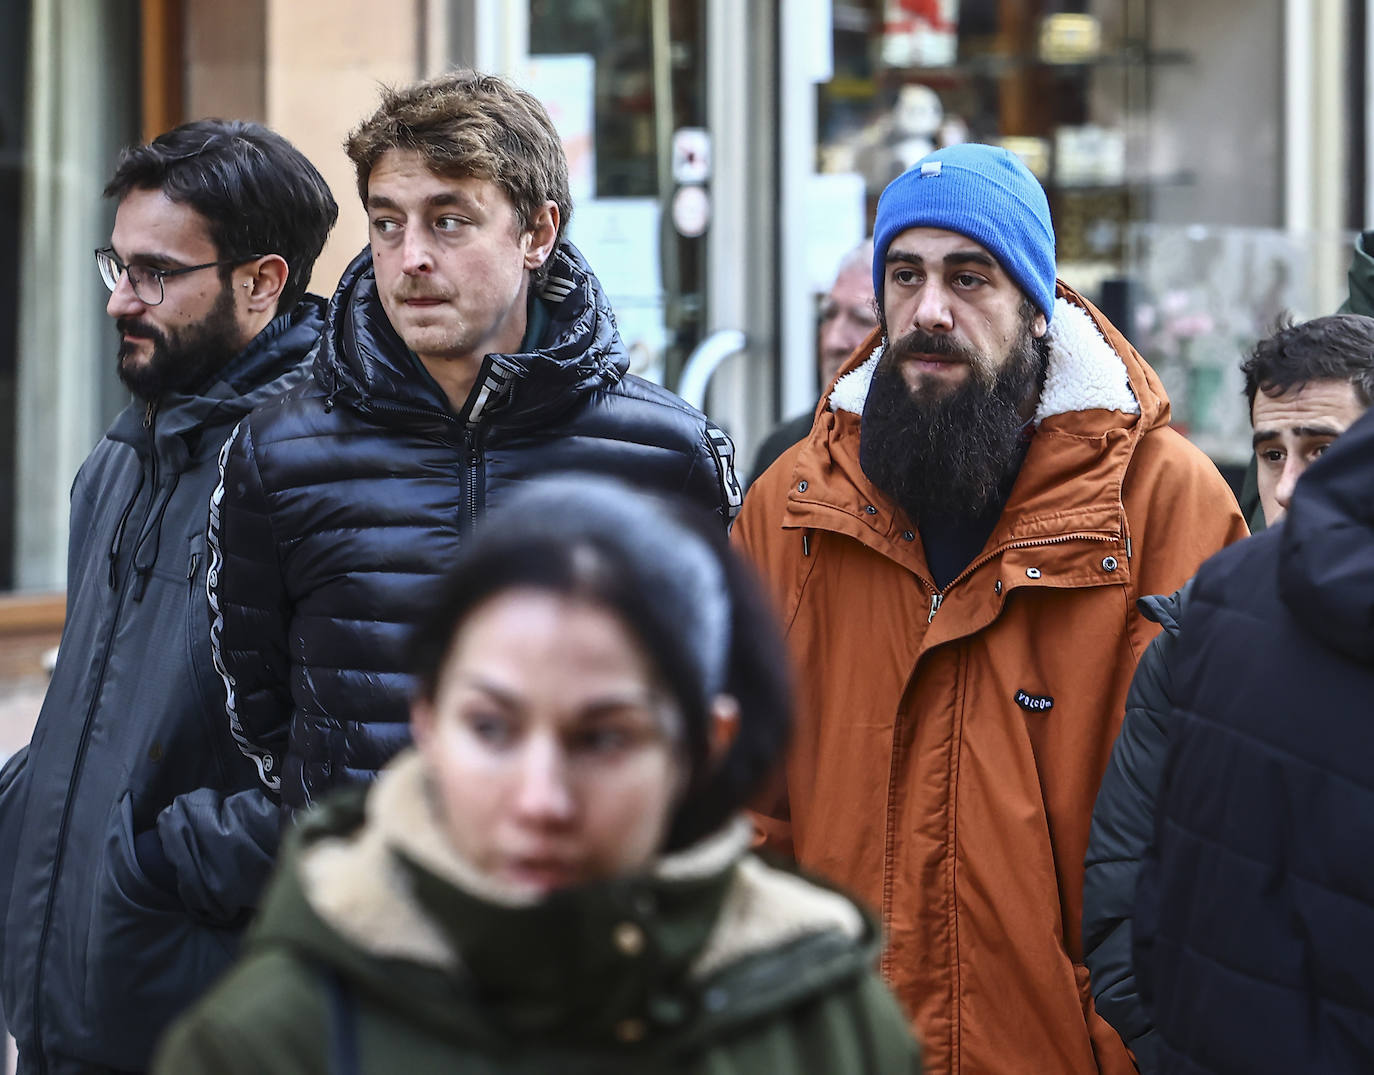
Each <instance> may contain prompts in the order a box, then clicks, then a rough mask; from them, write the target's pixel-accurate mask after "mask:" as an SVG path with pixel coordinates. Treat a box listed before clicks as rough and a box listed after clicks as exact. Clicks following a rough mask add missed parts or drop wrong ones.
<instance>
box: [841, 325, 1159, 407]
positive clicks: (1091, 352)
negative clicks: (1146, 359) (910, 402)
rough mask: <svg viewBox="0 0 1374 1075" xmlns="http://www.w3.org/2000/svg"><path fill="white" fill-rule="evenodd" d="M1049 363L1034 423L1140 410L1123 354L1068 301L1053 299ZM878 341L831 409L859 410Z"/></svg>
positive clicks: (878, 355) (879, 349)
mask: <svg viewBox="0 0 1374 1075" xmlns="http://www.w3.org/2000/svg"><path fill="white" fill-rule="evenodd" d="M1049 341H1050V362H1049V369H1048V370H1047V372H1046V374H1045V385H1044V388H1043V389H1042V390H1041V392H1040V403H1039V405H1038V406H1037V407H1036V409H1035V419H1034V421H1035V424H1036V425H1037V426H1038V425H1039V424H1040V423H1041V422H1043V421H1044V420H1045V419H1046V418H1050V417H1052V416H1054V415H1056V414H1070V413H1072V412H1074V411H1088V410H1107V411H1120V412H1122V413H1123V414H1139V413H1140V402H1139V401H1138V400H1137V399H1136V397H1135V393H1134V392H1132V391H1131V381H1130V375H1129V374H1128V373H1127V371H1126V364H1125V363H1124V362H1123V361H1122V360H1121V356H1120V355H1118V354H1117V353H1116V351H1115V350H1113V348H1112V345H1111V344H1109V343H1108V342H1107V341H1106V339H1105V338H1104V337H1103V336H1102V334H1101V333H1100V332H1099V331H1098V330H1097V326H1096V325H1094V324H1093V321H1092V318H1091V317H1089V316H1088V312H1087V311H1086V310H1084V309H1083V308H1082V307H1081V306H1078V305H1075V304H1074V303H1072V302H1069V301H1068V300H1067V299H1062V298H1060V299H1056V300H1055V304H1054V318H1053V319H1052V320H1051V321H1050V327H1049ZM882 355H883V347H882V345H881V344H880V345H879V346H878V347H877V348H876V349H875V350H874V351H873V353H872V354H871V355H870V356H869V357H868V359H867V360H866V361H865V362H864V363H863V365H861V366H858V367H856V368H855V369H852V370H850V371H849V372H848V373H846V374H845V375H844V376H843V377H841V378H840V379H839V380H838V381H837V382H835V387H834V388H833V389H832V390H831V392H830V409H831V410H833V411H852V412H853V413H854V414H862V413H863V409H864V401H865V400H866V399H867V398H868V387H869V385H870V384H871V383H872V381H873V372H874V370H876V369H877V368H878V360H879V359H880V358H882Z"/></svg>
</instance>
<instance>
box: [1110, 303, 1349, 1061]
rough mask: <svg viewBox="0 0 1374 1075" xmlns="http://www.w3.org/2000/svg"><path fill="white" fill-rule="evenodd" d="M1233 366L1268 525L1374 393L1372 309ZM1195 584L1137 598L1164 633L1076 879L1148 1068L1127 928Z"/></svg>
mask: <svg viewBox="0 0 1374 1075" xmlns="http://www.w3.org/2000/svg"><path fill="white" fill-rule="evenodd" d="M1241 368H1242V370H1243V371H1244V373H1245V386H1246V393H1247V395H1248V396H1249V400H1250V416H1251V421H1252V423H1253V425H1254V443H1255V452H1256V456H1257V457H1258V460H1259V472H1258V474H1259V482H1258V492H1259V501H1260V504H1261V505H1262V507H1263V509H1264V513H1265V518H1266V522H1267V523H1268V524H1269V525H1270V526H1275V525H1277V524H1278V523H1279V522H1280V520H1282V518H1283V517H1284V514H1285V513H1286V512H1287V510H1288V507H1289V504H1290V502H1291V499H1292V497H1293V494H1294V490H1295V488H1297V487H1299V486H1298V479H1299V478H1300V477H1301V476H1302V475H1303V473H1304V472H1305V471H1306V470H1307V468H1308V467H1309V466H1311V464H1312V463H1313V462H1315V461H1316V460H1317V459H1318V458H1319V457H1320V456H1321V455H1323V454H1324V453H1325V452H1326V450H1327V448H1328V446H1329V445H1330V444H1331V442H1332V441H1334V440H1335V439H1336V438H1337V437H1338V436H1340V435H1341V434H1343V433H1344V432H1345V430H1346V429H1347V428H1348V427H1349V426H1350V425H1351V424H1352V423H1354V422H1355V421H1356V420H1358V419H1359V417H1360V415H1362V414H1363V413H1364V412H1365V411H1366V410H1367V409H1368V407H1369V406H1370V403H1371V401H1374V318H1369V317H1362V316H1360V315H1358V314H1336V315H1333V316H1331V317H1320V318H1316V319H1315V320H1312V321H1307V322H1304V323H1303V324H1300V325H1295V326H1294V325H1290V326H1287V327H1285V328H1283V329H1281V330H1280V331H1279V332H1276V333H1275V334H1274V335H1272V336H1270V337H1269V338H1267V339H1265V340H1261V341H1260V343H1259V344H1258V345H1256V347H1255V349H1254V351H1253V352H1252V353H1251V355H1250V356H1249V357H1248V358H1247V359H1246V361H1245V362H1244V364H1243V365H1242V367H1241ZM1192 586H1193V584H1192V583H1191V582H1190V583H1189V584H1187V585H1186V586H1184V587H1183V589H1182V590H1180V591H1179V592H1178V593H1176V594H1174V595H1173V596H1172V597H1163V596H1154V597H1146V598H1143V599H1142V600H1141V602H1140V607H1141V610H1142V611H1143V612H1144V613H1145V615H1146V616H1147V617H1149V618H1150V619H1152V620H1154V621H1155V622H1156V623H1158V624H1160V625H1161V626H1162V627H1163V628H1164V630H1163V632H1162V633H1161V634H1160V635H1158V636H1157V637H1156V638H1155V639H1154V641H1153V642H1151V643H1150V645H1149V647H1148V648H1147V649H1146V651H1145V654H1144V656H1143V657H1142V658H1141V660H1140V664H1139V666H1138V668H1137V669H1136V674H1135V678H1134V679H1133V680H1132V682H1131V690H1130V694H1129V695H1128V697H1127V700H1126V714H1125V719H1124V720H1123V722H1122V726H1121V734H1120V736H1119V737H1118V739H1117V741H1116V744H1115V745H1114V747H1113V749H1112V756H1111V760H1110V762H1109V763H1108V766H1107V771H1106V773H1105V775H1104V776H1103V780H1102V788H1101V791H1100V792H1099V794H1098V799H1097V805H1096V807H1095V809H1094V811H1093V826H1092V832H1091V835H1090V838H1089V843H1088V853H1087V859H1086V867H1085V871H1084V880H1083V948H1084V958H1085V960H1086V962H1087V964H1088V967H1089V969H1090V971H1091V973H1092V985H1093V997H1094V1001H1095V1003H1096V1005H1097V1010H1098V1011H1099V1012H1101V1013H1102V1015H1103V1017H1104V1018H1106V1019H1107V1021H1108V1022H1110V1023H1111V1024H1112V1025H1113V1026H1114V1027H1116V1029H1117V1031H1118V1033H1120V1034H1121V1036H1122V1038H1123V1039H1125V1041H1126V1043H1127V1044H1128V1045H1130V1046H1131V1048H1132V1050H1133V1051H1134V1052H1135V1054H1136V1060H1137V1062H1138V1063H1139V1064H1140V1067H1141V1070H1142V1071H1147V1072H1148V1071H1153V1070H1155V1067H1154V1065H1155V1063H1156V1037H1155V1033H1154V1030H1153V1027H1152V1025H1151V1023H1150V1019H1149V1016H1148V1015H1147V1014H1146V1012H1145V1009H1144V1007H1143V1006H1142V1005H1141V1003H1140V998H1139V995H1138V987H1137V981H1136V974H1135V971H1134V968H1133V967H1132V965H1131V925H1132V918H1133V916H1134V913H1135V893H1136V879H1137V874H1138V871H1139V868H1140V860H1141V856H1142V855H1143V854H1144V851H1145V848H1146V845H1147V844H1148V843H1149V840H1150V837H1151V834H1152V833H1153V832H1154V826H1155V795H1156V791H1157V788H1158V785H1159V778H1160V777H1159V774H1160V770H1161V767H1162V766H1163V763H1164V754H1165V750H1166V749H1167V746H1168V739H1169V728H1170V711H1171V710H1172V708H1173V707H1174V705H1175V692H1174V687H1173V683H1174V677H1175V665H1176V664H1177V663H1178V661H1179V659H1180V655H1179V641H1178V639H1179V636H1180V633H1181V632H1182V631H1183V624H1184V621H1185V619H1187V618H1188V617H1189V616H1190V615H1191V614H1190V613H1186V610H1187V608H1188V605H1189V603H1190V594H1191V591H1192ZM1231 671H1232V673H1234V669H1232V670H1231Z"/></svg>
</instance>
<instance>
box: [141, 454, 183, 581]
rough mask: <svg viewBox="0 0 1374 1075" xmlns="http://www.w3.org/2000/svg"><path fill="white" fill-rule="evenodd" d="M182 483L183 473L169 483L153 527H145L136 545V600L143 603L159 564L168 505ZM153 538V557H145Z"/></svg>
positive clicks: (158, 507)
mask: <svg viewBox="0 0 1374 1075" xmlns="http://www.w3.org/2000/svg"><path fill="white" fill-rule="evenodd" d="M180 481H181V471H177V472H176V474H175V475H173V477H172V480H171V481H170V482H169V483H168V485H167V489H166V491H165V492H164V493H163V494H162V497H161V499H160V500H159V502H158V505H157V508H156V510H155V511H154V513H153V519H152V526H151V527H145V528H144V530H143V533H142V534H141V535H139V539H138V543H137V544H136V545H134V573H135V575H136V579H135V581H134V600H135V601H142V600H143V594H144V591H146V590H147V589H148V576H149V575H151V574H152V571H153V565H155V564H156V563H157V556H158V552H159V550H160V549H161V547H162V520H163V519H164V518H166V516H167V505H168V504H170V503H171V502H172V494H174V493H175V492H176V489H177V484H178V483H179V482H180ZM150 535H151V536H152V539H153V541H152V555H151V556H146V557H145V556H144V555H143V552H144V550H145V549H146V548H148V538H149V536H150Z"/></svg>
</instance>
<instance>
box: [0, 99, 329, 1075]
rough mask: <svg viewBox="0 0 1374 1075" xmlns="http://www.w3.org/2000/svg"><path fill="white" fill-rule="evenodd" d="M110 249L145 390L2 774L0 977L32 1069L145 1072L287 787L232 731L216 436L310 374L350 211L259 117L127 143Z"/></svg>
mask: <svg viewBox="0 0 1374 1075" xmlns="http://www.w3.org/2000/svg"><path fill="white" fill-rule="evenodd" d="M105 195H106V197H108V198H113V199H116V200H117V208H116V211H115V223H114V231H113V233H112V234H111V237H110V245H109V246H108V247H106V248H104V249H101V250H97V251H96V255H95V260H96V265H97V266H98V268H99V271H100V274H101V277H102V278H103V280H104V281H105V284H106V286H107V287H109V289H110V292H111V294H110V299H109V303H108V305H107V306H106V311H107V313H108V314H109V315H110V317H111V318H112V319H113V320H114V327H115V331H116V333H117V334H118V338H119V346H118V356H117V363H118V372H119V377H120V379H121V380H122V381H123V382H124V384H125V385H126V386H127V387H128V389H129V390H130V392H131V393H132V394H133V396H134V401H133V403H132V404H131V405H130V406H129V407H128V408H126V409H125V411H124V412H123V413H122V414H120V415H119V417H118V418H116V419H115V422H114V424H113V425H112V426H111V427H110V429H109V430H108V431H107V432H106V434H105V437H104V438H103V439H102V440H101V442H100V443H99V444H98V445H97V446H96V448H95V450H94V451H93V452H92V453H91V455H90V456H89V457H88V458H87V459H86V461H85V463H84V464H83V466H82V468H81V471H80V473H79V474H78V475H77V478H76V482H75V483H74V485H73V487H72V494H71V535H70V548H69V557H68V575H67V618H66V626H65V628H64V631H63V636H62V645H61V648H60V650H59V652H58V658H57V665H56V668H55V670H54V672H53V679H52V683H51V685H50V687H49V689H48V693H47V696H46V698H45V699H44V702H43V709H42V712H41V713H40V714H39V718H38V723H37V726H36V727H35V730H34V734H33V739H32V741H31V742H30V743H29V745H28V747H27V748H25V749H24V750H22V751H20V753H19V754H17V755H16V756H15V757H14V758H13V759H12V760H11V762H10V763H9V764H8V765H6V767H5V769H4V771H3V774H0V863H4V864H6V866H7V867H8V870H9V872H8V873H6V872H4V871H0V916H2V917H0V926H2V928H0V962H2V964H3V966H2V967H0V970H2V971H3V974H2V975H0V987H2V988H3V999H4V1007H5V1010H6V1013H7V1015H8V1017H9V1019H10V1022H11V1027H12V1031H13V1033H14V1035H15V1037H16V1039H17V1041H18V1045H19V1063H20V1071H22V1072H29V1071H34V1072H46V1073H52V1075H56V1073H60V1072H63V1073H64V1072H93V1071H100V1072H108V1071H138V1070H142V1069H144V1068H146V1066H147V1064H148V1062H149V1057H150V1054H151V1051H152V1046H153V1043H154V1042H155V1040H156V1038H157V1036H158V1034H159V1033H160V1032H161V1030H162V1029H163V1028H164V1027H165V1026H166V1024H167V1023H168V1022H169V1021H170V1020H171V1019H172V1018H173V1017H174V1016H175V1015H176V1014H177V1013H178V1012H179V1011H180V1010H181V1009H182V1008H183V1007H185V1006H186V1005H187V1004H189V1003H190V1002H191V1001H193V1000H194V999H195V998H196V996H197V995H198V994H199V993H200V991H201V990H202V989H203V988H204V987H205V986H206V985H208V984H209V982H210V980H211V979H212V978H213V977H214V976H215V975H216V974H217V973H218V972H219V971H220V970H221V969H222V968H223V967H224V966H225V965H226V964H227V963H228V961H229V959H230V958H231V955H232V953H233V950H234V947H235V944H236V942H237V939H238V936H239V933H240V931H241V928H242V926H243V924H244V921H245V919H246V917H247V915H248V914H249V913H250V911H251V909H252V907H253V906H254V904H255V903H256V899H257V891H256V884H257V879H259V878H260V877H261V876H262V874H263V872H264V871H265V869H266V868H267V866H268V865H270V862H271V858H272V854H273V852H274V851H275V845H276V834H277V825H278V822H277V816H276V807H275V805H274V804H272V803H271V802H270V801H269V800H268V799H266V797H264V796H263V795H262V794H261V793H260V792H259V791H257V790H256V774H255V772H254V770H253V767H252V766H251V765H250V764H249V763H248V762H247V761H246V760H245V759H244V758H243V756H242V755H241V754H240V752H239V751H238V750H237V749H236V747H235V745H234V742H233V740H232V738H231V737H230V735H229V732H228V729H227V728H226V727H225V726H224V719H223V713H224V705H225V700H224V688H223V685H222V683H221V681H220V678H219V676H218V675H217V674H216V672H215V669H214V664H213V657H212V654H211V648H210V641H209V637H210V632H209V625H210V615H209V610H208V606H207V600H206V575H207V571H213V570H214V567H213V566H212V565H211V564H210V556H209V554H208V552H207V548H206V537H205V535H206V526H207V518H208V513H209V507H210V494H211V491H212V490H213V488H214V486H215V483H216V480H217V477H218V457H219V453H220V449H221V446H222V445H223V443H224V441H225V439H226V438H227V437H228V435H229V433H230V432H231V430H232V429H233V428H234V426H235V424H236V423H237V422H238V421H239V420H240V419H241V418H242V417H243V416H244V415H245V414H247V413H248V411H249V410H250V409H252V408H253V407H254V406H255V405H257V404H258V403H260V402H262V401H264V400H267V399H269V398H270V397H272V396H273V395H275V394H277V393H279V392H281V391H284V390H286V389H287V388H290V387H291V386H293V385H295V384H297V383H299V382H300V381H301V380H302V379H304V377H305V376H306V367H305V366H304V364H303V363H304V359H305V358H306V356H307V355H308V354H309V353H310V352H311V351H312V350H313V348H314V347H315V344H316V343H317V341H318V339H319V336H320V329H321V325H322V314H323V303H322V301H321V300H320V299H318V298H316V297H314V296H311V295H307V294H306V292H305V288H306V285H307V283H308V282H309V279H310V270H311V267H312V266H313V264H314V262H315V259H316V257H317V256H318V255H319V252H320V249H321V248H322V247H323V245H324V241H325V239H326V237H327V236H328V234H329V231H330V228H331V227H332V226H333V224H334V220H335V218H336V216H337V212H338V210H337V207H336V205H335V203H334V199H333V197H332V196H331V195H330V192H329V189H328V187H327V186H326V184H325V182H324V180H323V179H322V178H321V176H320V174H319V172H318V171H316V170H315V168H314V166H312V165H311V164H310V162H309V161H307V160H306V159H305V158H304V157H303V156H302V155H301V154H300V153H299V152H298V151H297V150H296V149H295V148H294V147H293V146H292V145H291V144H290V143H289V142H287V141H286V140H285V139H283V138H281V137H280V136H279V135H276V134H274V133H272V132H271V131H269V130H267V129H266V128H264V127H261V126H258V125H257V124H251V123H239V122H223V121H218V120H207V121H201V122H196V123H188V124H186V125H184V126H182V127H178V128H176V129H175V130H173V131H169V132H168V133H166V134H164V135H162V136H160V137H159V138H157V139H155V140H153V141H152V142H151V143H149V144H147V145H142V146H137V147H134V148H131V149H129V150H127V151H126V152H125V153H124V154H123V156H122V158H121V160H120V162H119V165H118V167H117V169H116V171H115V174H114V177H113V178H112V179H111V180H110V182H109V184H108V186H107V187H106V188H105Z"/></svg>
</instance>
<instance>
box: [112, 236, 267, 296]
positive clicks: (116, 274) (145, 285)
mask: <svg viewBox="0 0 1374 1075" xmlns="http://www.w3.org/2000/svg"><path fill="white" fill-rule="evenodd" d="M262 256H263V255H261V254H249V255H248V256H247V257H240V258H223V259H222V260H220V261H207V262H205V264H203V265H187V266H186V267H185V268H184V269H154V268H153V267H152V266H150V265H125V264H124V262H122V261H120V260H119V257H118V255H117V254H115V252H114V250H113V249H112V248H111V247H108V246H105V247H101V248H100V249H99V250H97V251H96V252H95V264H96V268H98V269H99V270H100V279H102V280H104V281H105V286H106V287H108V288H109V289H110V290H111V291H113V290H114V289H115V288H117V287H118V286H119V281H120V278H121V277H122V276H124V274H125V273H127V274H128V276H129V284H130V285H131V286H132V287H133V289H134V294H135V295H137V296H138V301H139V302H141V303H143V305H144V306H157V305H160V304H161V302H162V300H163V299H164V298H166V296H167V292H166V289H165V288H164V287H163V283H162V282H163V281H164V280H166V279H167V278H168V277H169V276H185V275H186V274H187V273H188V272H199V271H200V270H201V269H217V268H219V267H220V266H221V265H242V264H243V263H244V262H247V261H254V260H255V259H257V258H260V257H262Z"/></svg>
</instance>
